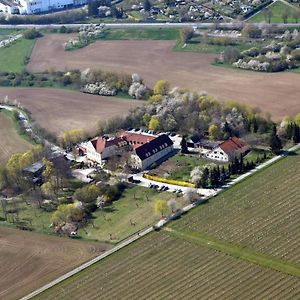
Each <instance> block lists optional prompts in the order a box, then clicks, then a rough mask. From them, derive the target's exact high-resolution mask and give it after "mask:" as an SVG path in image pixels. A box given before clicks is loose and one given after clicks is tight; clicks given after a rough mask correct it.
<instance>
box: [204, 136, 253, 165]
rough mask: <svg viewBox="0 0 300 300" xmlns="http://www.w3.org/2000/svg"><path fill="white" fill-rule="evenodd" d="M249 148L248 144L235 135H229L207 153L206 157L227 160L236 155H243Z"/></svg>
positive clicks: (221, 160)
mask: <svg viewBox="0 0 300 300" xmlns="http://www.w3.org/2000/svg"><path fill="white" fill-rule="evenodd" d="M249 150H250V147H249V145H247V144H246V143H245V142H244V141H242V140H241V139H239V138H237V137H231V138H229V139H228V140H227V141H225V142H223V143H221V144H220V145H219V146H217V147H215V148H214V149H212V150H211V151H209V152H208V153H206V155H205V156H206V157H207V158H209V159H212V160H217V161H220V162H228V161H232V160H234V159H235V158H236V157H238V158H239V157H240V156H244V155H245V154H247V153H248V152H249Z"/></svg>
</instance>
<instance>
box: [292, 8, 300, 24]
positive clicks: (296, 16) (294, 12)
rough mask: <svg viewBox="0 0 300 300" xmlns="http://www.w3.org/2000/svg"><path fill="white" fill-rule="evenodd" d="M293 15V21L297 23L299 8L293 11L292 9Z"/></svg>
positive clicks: (299, 16) (299, 14)
mask: <svg viewBox="0 0 300 300" xmlns="http://www.w3.org/2000/svg"><path fill="white" fill-rule="evenodd" d="M293 17H294V19H295V23H298V20H299V18H300V10H299V9H297V10H296V9H295V10H294V11H293Z"/></svg>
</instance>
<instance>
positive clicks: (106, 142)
mask: <svg viewBox="0 0 300 300" xmlns="http://www.w3.org/2000/svg"><path fill="white" fill-rule="evenodd" d="M91 143H92V144H93V146H94V148H95V149H96V151H97V152H98V153H102V152H103V150H104V149H105V148H108V147H111V146H113V145H115V146H118V147H122V146H126V145H127V144H128V143H127V141H126V140H125V139H123V138H121V137H116V138H112V139H106V138H103V137H97V138H94V139H93V140H91Z"/></svg>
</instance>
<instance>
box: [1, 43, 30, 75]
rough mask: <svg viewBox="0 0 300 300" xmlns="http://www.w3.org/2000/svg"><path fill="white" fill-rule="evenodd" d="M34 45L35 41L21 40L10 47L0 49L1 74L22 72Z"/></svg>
mask: <svg viewBox="0 0 300 300" xmlns="http://www.w3.org/2000/svg"><path fill="white" fill-rule="evenodd" d="M34 43H35V41H34V40H26V39H23V38H21V39H19V40H17V41H15V42H14V43H13V44H11V45H9V46H8V47H4V48H0V72H17V73H18V72H19V73H20V72H22V71H23V70H24V68H25V61H26V58H28V57H30V55H31V51H32V49H33V46H34Z"/></svg>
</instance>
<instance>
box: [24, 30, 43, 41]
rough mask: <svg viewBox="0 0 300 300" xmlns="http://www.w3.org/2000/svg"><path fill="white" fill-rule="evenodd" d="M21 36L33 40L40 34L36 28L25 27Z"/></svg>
mask: <svg viewBox="0 0 300 300" xmlns="http://www.w3.org/2000/svg"><path fill="white" fill-rule="evenodd" d="M23 36H24V38H25V39H28V40H34V39H36V38H38V37H41V36H42V34H41V33H40V32H39V31H38V30H36V29H35V28H31V29H27V30H26V31H25V32H24V33H23Z"/></svg>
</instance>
